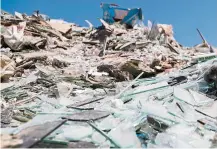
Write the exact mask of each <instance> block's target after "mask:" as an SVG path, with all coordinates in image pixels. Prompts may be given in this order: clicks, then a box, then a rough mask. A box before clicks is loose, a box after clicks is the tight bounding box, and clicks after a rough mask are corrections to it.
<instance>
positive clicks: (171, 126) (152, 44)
mask: <svg viewBox="0 0 217 149" xmlns="http://www.w3.org/2000/svg"><path fill="white" fill-rule="evenodd" d="M102 7H103V11H105V10H106V9H109V11H110V13H111V12H117V14H116V16H115V17H113V18H111V17H112V16H109V18H107V19H105V17H106V16H105V14H104V16H103V19H100V21H101V23H102V26H100V27H94V26H93V25H92V24H91V23H90V22H89V21H88V20H85V21H86V22H87V23H88V25H89V27H80V26H78V25H76V24H74V23H69V22H65V21H63V20H58V19H50V18H49V17H48V16H46V15H43V14H40V13H39V11H38V10H37V11H35V12H34V14H33V15H32V16H27V15H26V14H21V13H18V12H15V15H12V14H9V13H7V12H5V11H3V10H2V11H1V41H2V42H1V47H0V52H1V62H0V64H1V102H0V104H1V140H3V143H2V144H1V147H25V148H26V147H42V148H44V147H70V148H74V147H81V148H86V147H87V148H98V147H100V148H104V147H106V148H114V147H115V148H116V147H120V148H125V147H130V148H155V147H157V148H158V147H159V148H161V147H167V148H169V147H177V148H179V147H180V148H181V147H189V148H191V147H204V148H209V147H217V146H216V133H217V127H216V126H217V121H216V118H217V115H216V111H217V101H216V99H217V76H216V74H217V64H216V62H217V55H216V54H217V53H216V52H215V49H216V48H215V47H212V46H211V45H209V44H208V42H207V41H206V40H205V39H204V37H203V35H202V34H201V33H200V31H199V30H198V32H199V33H200V35H201V38H202V39H203V43H202V44H200V45H197V46H195V47H183V46H181V45H180V44H179V43H178V42H177V41H176V40H175V38H174V31H173V26H172V25H167V24H158V23H155V22H151V21H148V25H147V26H145V25H144V24H143V25H141V24H139V23H136V22H133V20H131V21H130V22H127V20H126V19H125V18H128V17H129V15H130V16H131V12H132V13H133V14H134V13H135V12H138V14H137V15H136V16H137V17H138V18H136V19H137V20H140V21H141V19H142V16H141V15H142V13H141V9H129V10H128V9H126V10H125V9H121V8H120V7H118V6H116V5H114V4H112V5H110V4H109V5H105V4H104V5H102ZM113 8H114V9H113ZM128 12H130V13H129V15H128ZM117 19H119V21H121V22H119V21H118V20H117ZM120 19H121V20H120ZM127 25H131V28H129V26H127ZM45 130H46V131H45ZM71 132H75V133H71Z"/></svg>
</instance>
